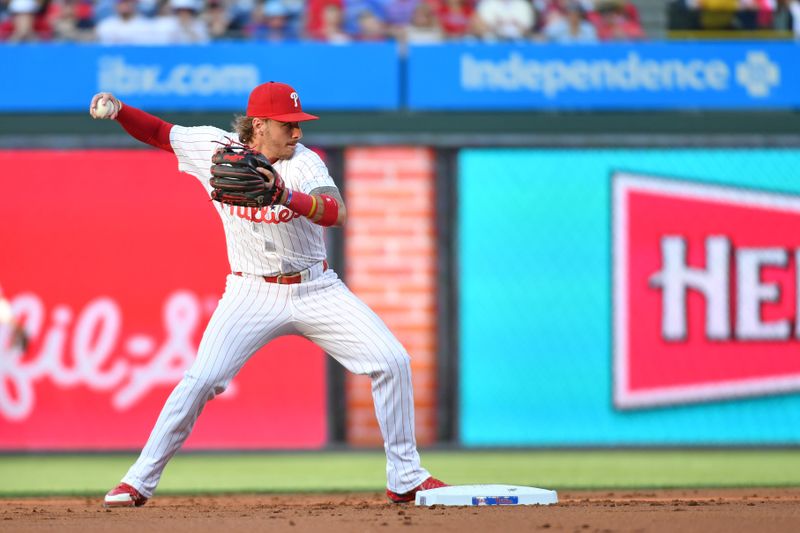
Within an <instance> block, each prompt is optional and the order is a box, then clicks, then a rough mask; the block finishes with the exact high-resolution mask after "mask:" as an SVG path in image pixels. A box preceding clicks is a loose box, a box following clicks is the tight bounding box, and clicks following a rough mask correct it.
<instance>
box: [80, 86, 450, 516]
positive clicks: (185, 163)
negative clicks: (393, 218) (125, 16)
mask: <svg viewBox="0 0 800 533" xmlns="http://www.w3.org/2000/svg"><path fill="white" fill-rule="evenodd" d="M89 109H90V114H91V115H92V117H94V118H105V119H112V120H116V121H117V122H119V123H120V125H121V126H122V127H123V128H124V129H125V131H127V132H128V134H130V135H131V136H132V137H134V138H136V139H138V140H140V141H142V142H145V143H147V144H149V145H151V146H155V147H157V148H160V149H162V150H166V151H168V152H172V153H174V154H175V156H176V157H177V160H178V169H179V170H181V171H183V172H186V173H188V174H191V175H193V176H194V177H196V178H197V179H198V180H200V182H201V183H202V184H203V186H204V187H205V188H206V190H207V191H208V192H209V194H210V195H211V196H212V197H215V198H217V199H218V198H219V197H218V196H215V192H216V191H215V190H214V188H213V187H212V184H211V183H212V182H213V180H212V179H211V178H212V173H211V170H210V167H211V166H212V158H213V157H215V155H216V154H218V153H219V151H220V147H221V146H223V145H228V146H230V145H231V144H234V145H236V144H238V143H241V145H243V146H245V147H249V148H251V149H253V150H256V151H257V152H260V153H261V154H263V156H266V158H268V159H269V163H271V165H272V167H270V168H272V169H273V170H274V173H273V172H271V171H270V170H267V169H260V171H259V172H261V173H262V174H263V175H264V180H265V182H266V183H267V184H268V185H270V186H277V184H279V185H280V187H281V188H280V189H278V191H279V193H280V194H278V195H277V196H276V200H275V203H274V204H272V205H270V206H268V207H262V208H248V207H235V206H231V205H227V204H225V203H221V202H213V205H214V207H215V208H216V210H217V212H218V214H219V217H220V219H222V225H223V227H224V230H225V237H226V241H227V248H228V260H229V262H230V265H231V274H230V275H228V276H227V280H226V286H225V292H224V294H223V296H222V299H221V300H220V302H219V305H218V307H217V309H216V310H215V311H214V313H213V315H212V317H211V319H210V321H209V323H208V326H207V327H206V330H205V332H204V333H203V338H202V340H201V342H200V347H199V349H198V354H197V359H196V360H195V362H194V363H193V364H192V366H191V367H190V368H189V369H188V371H187V372H186V373H185V375H184V377H183V379H182V380H181V381H180V383H178V385H177V386H176V387H175V389H174V390H173V391H172V394H171V395H170V396H169V398H168V399H167V402H166V404H165V405H164V407H163V409H162V411H161V414H160V415H159V417H158V420H157V421H156V424H155V427H154V428H153V431H152V433H151V434H150V437H149V439H148V440H147V444H145V446H144V449H143V450H142V452H141V455H140V456H139V459H138V460H137V461H136V462H135V463H134V464H133V466H132V467H131V468H130V469H129V470H128V473H127V474H126V475H125V476H124V477H123V478H122V482H121V483H120V484H119V485H118V486H117V487H115V488H114V489H113V490H111V491H110V492H109V493H108V494H106V496H105V506H106V507H134V506H136V507H138V506H141V505H144V504H145V502H146V501H147V499H148V498H150V497H151V496H152V495H153V492H154V491H155V489H156V486H157V485H158V482H159V479H160V478H161V473H162V472H163V471H164V468H165V467H166V465H167V462H168V461H169V460H170V458H171V457H172V456H173V455H174V454H175V452H177V451H178V449H179V448H180V447H181V445H182V444H183V442H184V441H185V440H186V438H187V437H188V436H189V433H190V432H191V430H192V427H193V426H194V423H195V421H196V420H197V417H198V416H199V415H200V412H201V411H202V410H203V406H204V405H205V404H206V402H208V401H209V400H211V399H213V398H214V397H215V396H216V395H218V394H220V393H221V392H223V391H224V390H225V388H226V387H227V386H228V384H229V383H230V381H231V380H232V379H233V378H234V376H236V374H237V373H238V372H239V370H240V369H241V368H242V366H244V364H245V363H246V362H247V360H248V359H249V358H250V356H252V355H253V354H254V353H255V352H256V351H257V350H258V349H259V348H261V347H262V346H264V345H265V344H267V343H268V342H270V341H271V340H272V339H275V338H277V337H279V336H281V335H290V334H296V335H302V336H304V337H306V338H307V339H309V340H311V341H312V342H314V343H316V344H317V345H318V346H319V347H321V348H322V349H323V350H324V351H325V352H327V353H328V354H330V355H331V356H332V357H334V358H335V359H336V360H337V361H339V362H340V363H341V364H342V365H344V366H345V368H347V369H348V370H349V371H351V372H354V373H357V374H367V375H369V376H370V377H371V379H372V395H373V400H374V402H375V412H376V415H377V417H378V422H379V425H380V429H381V433H382V435H383V439H384V444H385V450H386V458H387V465H386V475H387V489H386V494H387V496H388V497H389V499H390V500H391V501H393V502H396V503H402V502H409V501H413V500H414V497H415V494H416V492H417V491H419V490H426V489H432V488H437V487H442V486H446V485H445V484H444V483H442V482H441V481H439V480H437V479H435V478H433V477H431V475H430V474H429V473H428V471H427V470H425V469H424V468H423V467H422V466H421V465H420V458H419V454H418V452H417V446H416V437H415V433H414V401H413V392H412V387H411V367H410V364H409V357H408V354H407V353H406V350H405V349H404V348H403V346H402V345H401V344H400V343H399V342H398V340H397V339H396V338H395V337H394V335H392V333H391V332H390V331H389V329H388V328H387V327H386V325H385V324H384V323H383V322H382V321H381V319H380V318H379V317H378V316H377V315H376V314H375V313H374V312H373V311H372V310H371V309H369V307H367V306H366V304H364V303H363V302H362V301H361V300H359V299H358V298H357V297H356V296H355V295H354V294H353V293H351V292H350V290H349V289H348V288H347V287H346V286H345V285H344V283H342V281H341V280H340V279H339V278H338V276H337V275H336V273H335V272H334V271H333V270H332V269H331V268H330V267H329V266H328V263H327V261H326V251H325V243H324V240H323V228H324V227H326V226H340V225H342V224H343V223H344V221H345V219H346V210H345V206H344V202H343V201H342V197H341V195H340V194H339V191H338V189H337V188H336V186H335V185H334V182H333V180H332V179H331V177H330V175H329V174H328V169H327V167H326V166H325V164H324V163H323V162H322V160H321V159H320V158H319V157H318V156H317V155H316V154H315V153H314V152H313V151H311V150H309V149H308V148H306V147H305V146H303V145H302V144H300V142H299V141H300V139H301V138H302V135H303V133H302V130H301V127H300V123H301V122H304V121H308V120H316V119H317V118H318V117H316V116H314V115H310V114H308V113H306V112H304V111H303V108H302V105H301V102H300V98H299V96H298V93H297V92H296V91H295V90H294V89H293V88H292V87H290V86H289V85H286V84H284V83H276V82H269V83H264V84H262V85H259V86H257V87H256V88H255V89H253V91H252V92H251V93H250V97H249V99H248V104H247V112H246V115H245V116H239V117H236V120H235V122H234V124H233V126H234V130H235V131H234V132H227V131H224V130H221V129H219V128H215V127H212V126H201V127H183V126H178V125H173V124H169V123H167V122H165V121H163V120H161V119H160V118H157V117H155V116H153V115H150V114H148V113H146V112H144V111H142V110H140V109H137V108H135V107H132V106H130V105H127V104H123V103H122V102H121V101H120V100H119V99H117V98H115V97H114V96H113V95H112V94H111V93H99V94H96V95H95V96H94V97H93V98H92V101H91V105H90V106H89ZM215 161H216V159H215Z"/></svg>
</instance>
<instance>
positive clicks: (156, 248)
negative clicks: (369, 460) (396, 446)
mask: <svg viewBox="0 0 800 533" xmlns="http://www.w3.org/2000/svg"><path fill="white" fill-rule="evenodd" d="M23 155H24V157H22V156H21V155H20V153H19V152H17V151H15V152H13V153H11V152H3V151H0V165H2V166H3V168H12V167H13V166H14V163H15V162H17V161H19V160H20V159H21V158H22V159H25V160H29V161H37V164H36V165H35V166H31V167H29V168H26V169H25V171H24V172H22V173H19V174H15V175H11V174H10V173H8V172H4V173H3V174H2V175H0V185H1V186H2V190H3V191H4V195H5V197H4V200H3V206H2V215H1V217H2V224H0V285H2V287H3V289H4V293H5V295H6V298H8V299H9V300H10V301H11V303H12V307H13V309H14V311H15V313H16V314H17V315H18V317H19V318H20V319H21V320H22V321H23V322H24V323H25V326H26V329H27V330H28V331H29V332H30V334H31V344H30V347H29V349H28V350H27V351H26V352H25V353H24V354H23V353H20V352H19V351H18V350H11V349H9V344H10V343H9V342H8V340H9V339H8V337H9V332H8V330H7V329H4V330H0V449H2V450H19V449H29V450H76V449H136V448H139V447H141V446H142V445H143V444H144V442H145V440H146V438H147V436H148V435H149V432H150V430H151V428H152V425H153V423H154V422H155V419H156V417H157V416H158V413H159V411H160V409H161V406H162V404H163V402H164V400H165V399H166V397H167V396H168V395H169V392H170V391H171V390H172V387H173V386H174V384H175V383H177V381H178V380H179V379H180V378H181V376H182V375H183V372H184V371H185V369H186V368H187V367H188V366H189V365H190V364H191V362H192V361H193V359H194V357H195V355H196V350H197V346H198V344H199V342H200V338H201V336H202V333H203V329H204V327H205V324H206V323H207V322H208V319H209V317H210V316H211V313H212V312H213V310H214V308H215V306H216V303H217V301H218V300H219V298H220V296H221V294H222V291H223V290H224V283H225V276H226V274H227V273H228V271H229V268H228V263H227V259H226V251H225V243H224V235H223V231H222V225H221V224H220V221H219V218H218V216H217V214H216V212H215V210H214V209H213V207H212V205H211V202H210V200H209V199H208V197H207V195H206V194H205V191H204V190H203V188H202V187H201V185H200V184H199V183H198V182H197V180H196V179H195V178H194V177H192V176H189V175H187V174H181V173H179V172H178V170H177V163H176V161H175V158H174V156H173V155H172V154H168V153H166V152H156V151H152V150H128V151H62V152H57V151H34V152H32V153H30V154H23ZM42 191H44V194H43V192H42ZM325 387H326V382H325V361H324V355H323V353H322V351H321V350H320V349H319V348H317V347H316V346H315V345H313V344H312V343H310V342H308V341H306V340H304V339H302V338H300V337H285V338H282V339H278V340H277V341H275V342H273V343H271V344H270V345H268V346H267V347H265V348H264V349H262V350H261V351H260V352H258V353H256V354H255V355H254V356H253V358H252V359H251V360H250V361H249V362H248V364H247V365H245V367H244V369H243V370H242V372H241V373H240V374H239V376H237V377H236V379H235V380H234V381H233V383H232V386H231V387H230V388H229V389H228V390H227V391H226V392H225V393H223V394H222V395H221V396H219V397H218V398H217V399H215V400H214V401H213V402H211V403H210V404H209V405H208V406H207V407H206V409H205V411H204V413H203V415H202V416H201V417H200V419H199V421H198V423H197V425H196V427H195V430H194V432H193V434H192V436H191V437H190V438H189V440H188V441H187V444H186V447H187V448H195V449H208V448H228V449H256V448H314V447H320V446H322V445H324V444H325V441H326V406H325V395H326V392H325Z"/></svg>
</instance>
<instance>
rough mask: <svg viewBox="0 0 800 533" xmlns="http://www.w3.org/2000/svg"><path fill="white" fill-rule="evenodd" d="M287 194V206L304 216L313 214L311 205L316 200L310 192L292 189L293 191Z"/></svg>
mask: <svg viewBox="0 0 800 533" xmlns="http://www.w3.org/2000/svg"><path fill="white" fill-rule="evenodd" d="M287 190H288V189H287ZM286 196H287V198H286V207H288V208H289V209H291V210H292V211H294V212H295V213H297V214H300V215H303V216H304V217H307V216H309V215H310V214H311V207H312V206H313V205H314V203H315V202H314V199H313V198H312V197H311V195H310V194H306V193H304V192H300V191H291V193H287V194H286Z"/></svg>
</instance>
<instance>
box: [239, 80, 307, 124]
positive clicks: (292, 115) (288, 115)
mask: <svg viewBox="0 0 800 533" xmlns="http://www.w3.org/2000/svg"><path fill="white" fill-rule="evenodd" d="M247 116H248V117H258V118H271V119H274V120H279V121H281V122H303V121H305V120H317V119H318V118H319V117H318V116H315V115H310V114H308V113H304V112H303V105H302V104H301V103H300V95H298V94H297V91H295V90H294V89H293V88H292V87H290V86H289V85H286V84H285V83H278V82H275V81H270V82H267V83H262V84H261V85H259V86H257V87H256V88H255V89H253V90H252V91H251V92H250V98H249V100H248V101H247Z"/></svg>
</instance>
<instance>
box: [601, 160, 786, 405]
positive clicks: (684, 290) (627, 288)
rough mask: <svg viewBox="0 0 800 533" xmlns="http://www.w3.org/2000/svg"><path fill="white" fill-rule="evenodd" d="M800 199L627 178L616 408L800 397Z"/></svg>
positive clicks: (621, 183)
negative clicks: (791, 394) (778, 395)
mask: <svg viewBox="0 0 800 533" xmlns="http://www.w3.org/2000/svg"><path fill="white" fill-rule="evenodd" d="M798 264H800V197H796V196H791V195H786V194H776V193H767V192H761V191H755V190H747V189H741V188H736V187H725V186H719V185H705V184H698V183H691V182H681V181H674V180H668V179H662V178H654V177H649V176H641V175H633V174H628V173H616V174H615V175H614V178H613V268H614V285H613V306H614V326H613V327H614V345H613V353H614V403H615V405H616V406H617V407H619V408H637V407H646V406H657V405H665V404H674V403H688V402H700V401H706V400H715V399H725V398H734V397H741V396H758V395H767V394H776V393H785V392H790V391H798V390H800V313H798V302H800V297H798V292H799V291H800V269H799V268H798Z"/></svg>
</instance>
